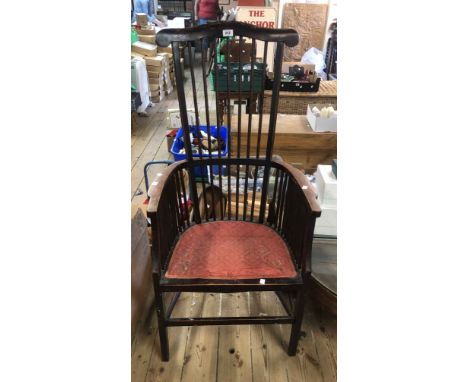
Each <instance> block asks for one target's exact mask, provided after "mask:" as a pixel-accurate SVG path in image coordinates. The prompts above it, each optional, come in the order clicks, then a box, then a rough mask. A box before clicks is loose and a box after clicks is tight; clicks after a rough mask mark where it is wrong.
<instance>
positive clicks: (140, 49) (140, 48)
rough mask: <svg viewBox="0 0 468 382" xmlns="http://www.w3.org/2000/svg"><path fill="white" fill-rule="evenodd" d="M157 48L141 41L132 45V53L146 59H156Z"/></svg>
mask: <svg viewBox="0 0 468 382" xmlns="http://www.w3.org/2000/svg"><path fill="white" fill-rule="evenodd" d="M157 49H158V47H157V46H156V45H154V44H149V43H147V42H143V41H137V42H135V43H133V44H132V52H136V53H140V54H142V55H144V56H148V57H156V54H157Z"/></svg>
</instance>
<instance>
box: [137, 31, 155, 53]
mask: <svg viewBox="0 0 468 382" xmlns="http://www.w3.org/2000/svg"><path fill="white" fill-rule="evenodd" d="M138 41H143V42H147V43H149V44H155V43H156V36H154V35H144V34H142V35H140V36H138ZM158 50H159V49H158Z"/></svg>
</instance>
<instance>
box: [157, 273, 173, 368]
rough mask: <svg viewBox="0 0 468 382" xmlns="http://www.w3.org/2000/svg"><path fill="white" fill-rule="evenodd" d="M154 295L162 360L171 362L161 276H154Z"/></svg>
mask: <svg viewBox="0 0 468 382" xmlns="http://www.w3.org/2000/svg"><path fill="white" fill-rule="evenodd" d="M153 284H154V294H155V303H156V314H157V315H158V330H159V344H160V347H161V360H162V361H163V362H167V361H169V342H168V338H167V326H166V318H165V313H164V303H163V299H162V292H161V289H160V288H159V275H158V274H153Z"/></svg>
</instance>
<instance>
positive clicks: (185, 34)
mask: <svg viewBox="0 0 468 382" xmlns="http://www.w3.org/2000/svg"><path fill="white" fill-rule="evenodd" d="M226 30H232V33H229V36H231V35H233V36H243V37H247V38H254V39H256V40H261V41H267V42H284V43H285V44H286V45H287V46H289V47H293V46H295V45H297V43H298V42H299V35H298V34H297V32H296V31H295V30H294V29H271V28H262V27H257V26H254V25H252V24H248V23H244V22H239V21H228V22H217V23H211V24H207V25H203V26H196V27H191V28H167V29H161V30H160V31H159V32H158V33H157V34H156V42H157V44H158V45H159V46H162V47H166V46H169V44H170V43H172V42H187V41H195V40H199V39H202V38H204V37H211V38H212V37H226V36H225V32H223V31H226Z"/></svg>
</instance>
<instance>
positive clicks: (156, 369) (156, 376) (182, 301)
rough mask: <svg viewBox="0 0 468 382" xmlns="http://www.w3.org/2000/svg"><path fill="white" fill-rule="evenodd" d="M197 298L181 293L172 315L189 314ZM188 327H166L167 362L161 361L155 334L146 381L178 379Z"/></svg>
mask: <svg viewBox="0 0 468 382" xmlns="http://www.w3.org/2000/svg"><path fill="white" fill-rule="evenodd" d="M197 299H198V300H199V297H198V296H196V295H194V294H193V293H182V294H181V296H180V297H179V300H178V301H177V304H176V306H175V308H174V311H173V315H174V316H183V315H186V314H187V315H190V314H191V312H192V306H193V304H194V303H196V302H197V301H198V300H197ZM190 329H191V328H189V327H184V326H181V327H176V328H169V329H168V337H169V356H170V358H169V362H162V361H161V348H160V343H159V335H158V334H156V335H155V337H154V341H153V348H152V356H151V359H150V361H149V365H148V373H147V375H146V382H163V381H164V382H165V381H180V379H181V375H182V368H183V364H184V357H185V351H186V346H187V341H188V337H189V335H190Z"/></svg>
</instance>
